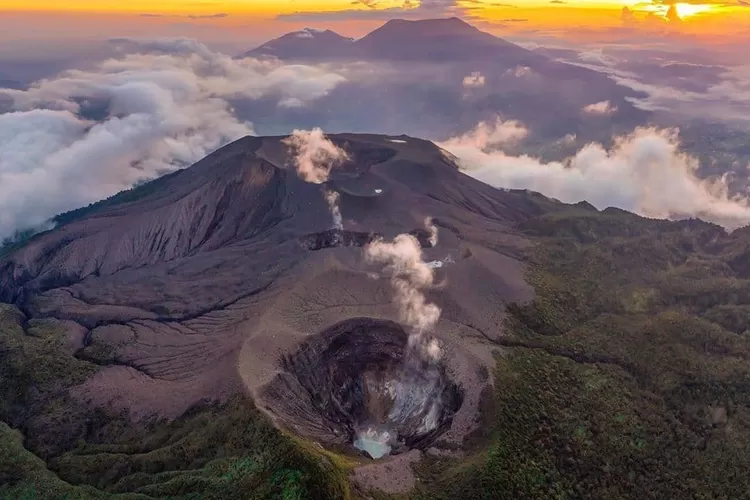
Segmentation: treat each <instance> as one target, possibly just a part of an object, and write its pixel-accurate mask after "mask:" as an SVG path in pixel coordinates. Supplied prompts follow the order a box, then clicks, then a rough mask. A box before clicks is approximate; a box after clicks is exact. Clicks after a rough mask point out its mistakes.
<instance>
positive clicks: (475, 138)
mask: <svg viewBox="0 0 750 500" xmlns="http://www.w3.org/2000/svg"><path fill="white" fill-rule="evenodd" d="M528 135H529V130H528V129H527V128H526V127H525V126H524V125H523V124H522V123H521V122H519V121H517V120H503V119H501V118H497V119H496V120H495V121H494V122H486V121H485V122H480V123H479V125H477V126H476V127H475V128H474V129H473V130H470V131H469V132H467V133H465V134H463V135H461V136H458V137H455V138H453V139H449V140H448V141H446V142H444V143H443V144H442V145H443V148H444V149H447V150H448V151H451V147H457V148H467V147H470V148H476V149H477V150H487V149H495V148H499V147H501V146H510V145H513V144H516V143H518V142H519V141H521V140H523V139H525V138H526V137H527V136H528Z"/></svg>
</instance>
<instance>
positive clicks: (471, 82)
mask: <svg viewBox="0 0 750 500" xmlns="http://www.w3.org/2000/svg"><path fill="white" fill-rule="evenodd" d="M485 83H487V79H486V78H485V77H484V75H483V74H482V73H480V72H479V71H474V72H473V73H472V74H470V75H468V76H465V77H464V80H463V86H464V88H467V89H475V88H481V87H484V85H485Z"/></svg>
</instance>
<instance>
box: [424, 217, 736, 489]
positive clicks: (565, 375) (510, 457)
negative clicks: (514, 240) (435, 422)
mask: <svg viewBox="0 0 750 500" xmlns="http://www.w3.org/2000/svg"><path fill="white" fill-rule="evenodd" d="M523 229H524V230H525V231H526V232H527V234H529V236H530V237H532V238H533V239H535V240H536V241H537V242H538V243H539V244H538V246H537V247H536V249H535V250H534V253H533V256H532V257H531V262H530V266H529V279H530V281H531V282H532V283H533V285H534V287H535V289H536V292H537V297H536V299H535V300H534V302H533V303H531V304H530V305H527V306H523V307H519V306H514V307H511V308H510V310H509V313H510V314H509V316H508V322H507V331H506V333H505V336H504V337H503V338H502V340H501V341H500V342H499V343H500V344H502V345H503V346H504V350H503V352H504V353H503V355H502V356H501V357H500V358H499V359H498V365H497V369H496V372H495V385H494V392H493V393H492V394H491V395H490V396H489V397H488V398H487V403H486V408H485V409H484V415H483V429H482V431H481V433H480V435H478V436H476V439H475V450H476V451H475V452H474V454H473V455H472V456H470V457H469V458H468V459H467V460H464V461H460V462H459V461H451V460H435V459H432V462H431V463H429V464H425V466H424V467H423V470H422V476H423V480H424V482H426V483H427V486H425V487H423V491H421V492H420V494H421V495H422V497H423V498H436V499H452V498H465V499H474V498H476V499H490V498H559V499H566V498H569V499H574V498H575V499H577V498H591V499H621V498H634V499H636V498H638V499H640V498H680V499H682V498H704V499H708V498H727V499H729V498H749V497H750V475H748V474H747V472H746V471H747V470H748V469H750V363H748V361H750V359H749V358H750V337H748V336H747V335H744V334H743V333H744V332H745V331H746V330H747V329H748V326H749V325H750V323H748V318H750V316H749V315H748V314H747V312H748V304H750V294H749V292H750V281H749V280H747V279H746V275H745V274H744V270H743V269H742V267H741V266H740V265H739V262H738V257H740V256H742V255H743V254H744V253H745V250H746V248H747V247H748V245H750V240H748V235H747V234H746V233H743V232H742V231H738V232H736V233H734V234H732V235H730V236H727V235H726V234H724V232H723V231H722V230H721V229H720V228H718V227H716V226H712V225H710V224H704V223H701V222H697V221H684V222H679V223H667V222H663V221H652V220H647V219H643V218H640V217H637V216H634V215H631V214H627V213H625V212H621V211H617V210H607V211H605V212H602V213H599V212H595V211H593V210H587V209H585V208H571V209H570V210H569V211H567V212H563V213H559V212H558V213H556V214H552V215H547V216H543V217H540V218H537V219H534V220H532V221H530V222H529V223H527V224H526V225H525V226H524V228H523Z"/></svg>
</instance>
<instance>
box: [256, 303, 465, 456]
mask: <svg viewBox="0 0 750 500" xmlns="http://www.w3.org/2000/svg"><path fill="white" fill-rule="evenodd" d="M281 364H282V367H283V369H284V372H282V373H280V374H279V375H278V376H277V377H276V378H275V380H274V381H273V382H272V383H271V384H269V386H268V387H267V389H266V402H267V405H268V408H269V409H270V410H271V411H272V412H273V413H275V414H276V415H277V417H279V418H280V419H281V421H282V422H283V424H285V425H287V426H289V427H292V428H294V429H295V431H296V432H299V433H301V434H302V435H306V436H309V437H312V438H315V439H319V440H321V441H324V442H326V443H328V444H346V443H349V444H353V445H354V447H355V448H357V449H359V450H361V451H362V453H363V454H365V455H366V456H369V457H371V458H380V457H381V456H383V455H387V454H393V455H395V454H399V453H402V452H404V451H408V450H410V449H414V448H419V449H426V448H427V447H429V446H430V444H432V443H433V442H434V441H435V440H436V439H437V438H438V437H439V436H440V434H442V433H443V432H444V431H445V430H447V429H448V428H449V427H450V425H451V422H452V419H453V415H454V414H455V413H456V412H457V411H458V409H459V408H460V407H461V404H462V403H463V391H462V389H461V388H460V386H459V385H458V384H456V383H455V382H453V380H451V378H450V377H449V376H448V373H447V371H446V369H445V366H444V365H443V364H442V363H441V362H440V361H434V360H428V359H425V358H423V357H422V356H420V355H419V353H418V351H417V350H416V349H412V348H411V347H410V343H409V335H408V334H407V333H406V332H405V331H404V329H403V328H402V327H401V326H400V325H399V324H397V323H394V322H392V321H385V320H377V319H373V318H365V317H362V318H351V319H348V320H345V321H342V322H340V323H338V324H336V325H334V326H332V327H331V328H328V329H327V330H325V331H323V332H322V333H320V334H318V335H315V336H314V337H312V338H311V339H309V340H308V341H306V342H304V343H303V344H302V345H301V346H300V347H299V349H298V350H297V352H295V353H294V354H292V355H289V356H285V357H284V358H283V360H282V362H281Z"/></svg>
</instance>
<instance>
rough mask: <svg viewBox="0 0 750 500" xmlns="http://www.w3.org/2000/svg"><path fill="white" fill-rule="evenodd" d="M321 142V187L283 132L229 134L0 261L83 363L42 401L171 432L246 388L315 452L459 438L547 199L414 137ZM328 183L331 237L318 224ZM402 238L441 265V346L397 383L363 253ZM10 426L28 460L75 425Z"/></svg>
mask: <svg viewBox="0 0 750 500" xmlns="http://www.w3.org/2000/svg"><path fill="white" fill-rule="evenodd" d="M329 139H330V140H331V141H332V142H333V143H335V144H336V145H337V146H338V147H340V148H341V149H343V150H344V151H345V152H346V153H347V155H348V158H349V159H348V160H347V161H345V162H344V163H343V164H341V165H339V166H337V167H336V168H334V169H333V171H332V172H331V175H330V179H329V180H328V181H327V182H325V183H324V184H312V183H307V182H304V181H303V180H302V179H300V178H299V177H298V175H297V172H296V170H295V169H294V167H293V166H290V165H291V164H292V163H293V162H292V159H291V158H290V153H289V151H288V150H287V149H286V146H285V144H284V143H283V142H282V141H283V140H284V138H283V137H245V138H243V139H240V140H238V141H236V142H234V143H232V144H229V145H227V146H226V147H223V148H221V149H219V150H218V151H216V152H214V153H212V154H211V155H209V156H208V157H206V158H205V159H203V160H201V161H199V162H198V163H196V164H195V165H193V166H192V167H190V168H187V169H185V170H181V171H178V172H175V173H173V174H170V175H167V176H165V177H162V178H160V179H158V180H156V181H153V182H151V183H148V184H145V185H142V186H140V187H137V188H134V189H132V190H130V191H126V192H123V193H121V194H119V195H116V196H114V197H112V198H110V199H108V200H104V201H102V202H100V203H97V204H94V205H92V206H89V207H86V208H83V209H80V210H77V211H74V212H71V213H68V214H63V215H61V216H59V217H58V218H57V219H56V222H57V223H58V227H57V228H56V229H54V230H52V231H48V232H45V233H42V234H39V235H37V236H35V237H34V238H32V239H31V240H30V241H28V242H27V243H26V244H25V245H24V246H23V247H22V248H20V249H18V250H16V251H15V253H12V254H10V255H9V256H7V257H6V258H5V259H4V261H2V264H1V265H0V301H1V302H4V303H8V304H13V305H14V306H15V307H16V308H17V309H18V310H20V311H21V314H22V315H23V322H25V324H29V323H30V322H34V321H37V320H40V319H44V321H47V322H50V321H51V322H54V324H56V325H59V326H62V327H63V328H64V329H65V331H66V335H67V337H66V338H67V345H68V346H69V352H68V355H69V356H71V357H75V358H77V359H78V360H83V361H86V362H87V363H93V364H95V365H98V369H96V371H95V373H93V374H91V376H89V377H88V378H86V379H85V380H84V381H83V382H82V383H81V384H78V385H75V386H73V387H70V388H65V389H61V390H64V391H66V394H65V397H66V398H69V399H70V400H72V401H75V402H76V403H75V405H76V407H77V408H79V410H80V412H81V413H84V414H85V413H90V412H95V411H97V409H102V408H104V409H107V411H116V412H120V413H124V414H126V415H127V416H128V418H129V419H131V420H132V421H144V420H152V421H153V420H154V419H156V420H163V419H167V420H170V419H175V418H179V417H180V416H181V415H183V414H185V412H186V411H188V410H189V409H190V408H192V407H193V406H195V405H196V404H198V403H201V402H206V401H215V402H219V403H221V402H223V401H227V400H229V399H231V398H232V397H233V396H236V395H237V394H249V395H251V396H252V397H253V399H254V401H255V403H256V404H257V406H258V407H259V408H260V409H261V410H262V411H263V412H265V414H266V415H267V416H268V417H270V418H271V420H272V421H273V422H274V424H275V425H276V426H278V427H280V428H282V429H286V430H288V431H291V432H293V433H295V434H297V435H300V436H302V437H305V438H309V439H312V440H314V441H316V442H319V443H322V444H324V445H330V446H339V447H341V446H349V447H351V446H352V444H353V443H354V442H355V441H356V440H357V439H358V437H359V438H360V439H362V436H363V435H367V434H366V433H367V432H370V433H373V432H377V429H378V428H379V427H378V426H383V425H387V426H390V427H389V431H388V432H390V434H388V435H389V436H391V437H392V439H391V441H390V443H389V444H388V450H390V451H391V453H392V454H398V453H402V452H406V451H409V450H410V449H415V448H418V449H426V448H427V447H430V446H432V447H434V446H441V445H442V446H449V445H450V446H457V445H460V443H461V442H462V439H463V438H464V437H465V436H466V435H467V434H468V433H469V432H471V431H472V430H473V429H474V428H475V427H476V423H477V414H478V407H479V404H480V395H481V392H482V390H483V389H484V388H485V387H486V386H487V384H488V383H489V380H488V376H487V373H488V369H489V368H490V367H491V366H492V362H493V352H494V349H495V348H496V347H494V344H492V342H491V341H492V338H493V337H497V336H500V335H502V330H503V318H504V304H507V303H509V302H524V301H526V300H528V299H530V298H531V295H532V292H531V290H530V288H529V287H528V286H527V285H526V284H525V282H524V280H523V274H522V273H523V269H522V264H521V262H520V255H521V251H522V250H523V249H524V248H525V247H526V245H527V242H526V240H525V239H524V238H523V237H521V236H520V235H519V234H517V233H516V231H515V229H514V226H515V225H516V224H517V223H518V222H520V221H524V220H527V219H528V218H530V217H534V216H537V215H539V214H540V213H542V212H543V211H544V210H545V208H544V207H545V206H547V205H545V204H550V203H553V202H550V201H548V200H546V199H543V198H542V197H536V196H535V195H532V194H529V193H526V192H522V191H501V190H497V189H495V188H492V187H490V186H487V185H485V184H483V183H481V182H479V181H476V180H474V179H472V178H470V177H468V176H466V175H464V174H463V173H461V172H460V171H459V169H458V167H457V166H456V165H455V164H454V163H453V160H452V157H451V155H449V154H447V153H446V152H445V151H443V150H441V149H440V148H439V147H437V146H435V145H434V144H433V143H431V142H428V141H424V140H420V139H415V138H411V137H405V136H400V137H399V138H392V137H385V136H376V135H352V134H341V135H332V136H329ZM331 190H332V191H336V192H338V193H339V196H340V208H341V212H342V214H343V228H335V229H334V228H332V225H331V214H330V212H329V208H328V205H327V203H326V200H325V196H324V192H325V191H331ZM428 217H431V218H432V220H433V223H434V224H435V226H437V228H438V230H439V231H440V240H439V243H437V244H433V243H432V242H431V238H430V236H429V233H428V232H426V231H425V229H424V228H423V223H424V220H425V219H426V218H428ZM404 233H410V234H412V235H414V236H415V238H416V241H419V243H420V244H421V246H422V247H423V252H424V260H425V261H434V262H439V263H440V265H439V266H437V267H436V268H435V269H434V271H435V273H436V280H435V281H436V283H439V286H437V287H436V288H434V289H432V290H430V291H429V292H428V295H429V297H428V298H429V300H431V301H432V302H434V303H436V304H437V305H438V306H439V307H440V308H441V309H442V316H441V319H440V321H439V323H438V324H437V327H436V328H435V331H434V332H431V335H434V337H435V338H436V339H439V341H440V342H441V345H442V346H443V347H444V351H445V352H446V353H449V355H446V356H444V357H443V359H441V361H440V362H439V363H436V364H433V365H431V366H429V367H423V368H424V369H421V368H419V369H417V368H415V370H416V371H414V374H415V375H414V376H409V377H407V378H404V377H401V376H400V375H398V373H397V372H399V370H402V368H403V366H404V359H405V354H404V353H405V351H406V345H407V331H406V330H405V328H406V327H405V326H404V325H401V324H399V323H398V313H397V310H396V307H395V306H394V298H393V291H392V289H391V286H390V284H389V281H388V279H387V277H384V276H380V275H378V274H377V273H375V274H373V268H372V266H371V265H368V264H367V263H366V262H365V260H364V259H363V249H362V247H364V246H365V245H367V244H368V243H369V242H371V241H373V240H375V239H378V238H393V237H394V236H396V235H398V234H404ZM30 397H31V398H32V399H34V398H43V397H44V396H43V395H36V396H30ZM24 415H25V414H24V413H23V412H20V413H16V414H15V417H13V418H15V420H13V419H11V420H12V421H11V424H12V425H17V426H21V427H23V428H24V429H25V432H26V433H27V434H28V435H30V436H34V438H33V439H34V440H35V442H36V443H37V445H38V446H37V447H39V448H43V447H44V446H45V443H46V442H49V443H53V442H55V441H56V440H59V437H60V436H61V435H62V436H65V437H64V438H63V441H65V442H66V443H68V444H69V445H71V446H72V444H73V443H74V442H75V440H76V439H78V438H80V437H81V435H82V434H83V433H85V432H87V430H86V424H85V423H84V424H82V423H80V422H79V423H75V419H70V421H66V422H62V423H61V422H57V421H51V420H49V419H45V418H36V419H32V420H28V419H25V417H24ZM363 433H365V434H363ZM49 443H48V444H49ZM441 443H442V444H441ZM451 443H452V444H451ZM50 446H51V444H50ZM360 448H362V447H361V446H360ZM351 449H352V452H355V453H356V451H354V450H355V448H354V447H352V448H351ZM364 453H366V454H367V456H379V455H380V453H375V452H372V450H370V452H366V451H365V452H364Z"/></svg>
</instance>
